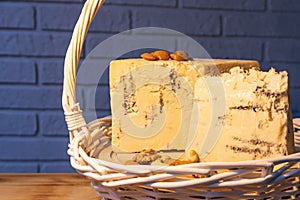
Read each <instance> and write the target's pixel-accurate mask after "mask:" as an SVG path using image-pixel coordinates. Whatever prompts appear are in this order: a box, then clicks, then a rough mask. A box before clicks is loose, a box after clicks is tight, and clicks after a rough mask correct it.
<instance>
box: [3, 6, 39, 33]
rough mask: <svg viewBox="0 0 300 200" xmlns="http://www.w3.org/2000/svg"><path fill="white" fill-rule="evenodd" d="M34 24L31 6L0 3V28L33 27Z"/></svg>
mask: <svg viewBox="0 0 300 200" xmlns="http://www.w3.org/2000/svg"><path fill="white" fill-rule="evenodd" d="M34 26H35V24H34V9H33V7H31V6H19V5H12V4H11V5H9V4H8V5H5V4H0V28H6V29H10V28H13V29H33V28H34Z"/></svg>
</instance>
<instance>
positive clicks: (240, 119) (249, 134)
mask: <svg viewBox="0 0 300 200" xmlns="http://www.w3.org/2000/svg"><path fill="white" fill-rule="evenodd" d="M258 70H259V64H258V62H257V61H242V60H220V59H216V60H209V59H194V60H193V61H175V60H165V61H164V60H159V61H147V60H143V59H124V60H115V61H112V62H111V64H110V95H111V109H112V147H113V150H114V151H116V152H124V151H125V152H141V151H143V150H145V149H153V150H156V151H159V150H164V151H172V150H177V151H190V150H194V151H196V152H197V153H198V154H199V155H200V159H201V161H238V160H247V159H260V158H262V157H263V158H264V157H275V156H279V155H285V154H287V153H290V152H292V151H293V144H292V141H293V138H292V134H291V131H289V130H288V122H289V115H288V110H289V103H288V89H287V88H288V84H287V74H286V73H285V72H282V73H276V72H275V71H274V70H273V71H270V72H260V71H258Z"/></svg>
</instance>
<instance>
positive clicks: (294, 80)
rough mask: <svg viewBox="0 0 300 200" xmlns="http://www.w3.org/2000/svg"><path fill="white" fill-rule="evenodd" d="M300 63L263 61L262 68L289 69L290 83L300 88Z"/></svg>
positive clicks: (291, 85)
mask: <svg viewBox="0 0 300 200" xmlns="http://www.w3.org/2000/svg"><path fill="white" fill-rule="evenodd" d="M299 66H300V64H294V63H277V62H276V63H272V62H264V63H261V69H262V70H265V71H266V70H269V69H270V68H271V67H273V68H275V69H276V71H287V72H288V76H289V84H290V87H293V88H296V87H298V88H300V81H299V77H300V68H299Z"/></svg>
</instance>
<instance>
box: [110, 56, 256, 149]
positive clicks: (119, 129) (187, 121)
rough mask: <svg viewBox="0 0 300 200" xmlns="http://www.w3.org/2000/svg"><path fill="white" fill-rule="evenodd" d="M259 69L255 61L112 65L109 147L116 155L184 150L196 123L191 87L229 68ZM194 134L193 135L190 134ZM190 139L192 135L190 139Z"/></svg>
mask: <svg viewBox="0 0 300 200" xmlns="http://www.w3.org/2000/svg"><path fill="white" fill-rule="evenodd" d="M237 65H238V66H242V67H243V68H244V69H250V68H256V69H258V68H259V64H258V62H257V61H238V60H208V59H195V60H194V61H182V62H178V61H174V60H168V61H146V60H143V59H126V60H116V61H113V62H111V66H110V94H111V107H112V118H113V124H112V132H113V137H112V143H113V148H114V150H116V151H129V152H136V151H141V150H143V149H155V150H171V149H178V150H185V149H187V148H188V145H189V144H190V142H189V139H190V138H192V137H191V135H190V134H187V132H193V131H191V130H190V129H192V128H191V123H194V121H193V120H195V119H194V118H193V117H192V116H193V115H195V114H197V112H198V111H197V110H195V103H196V102H195V99H194V97H195V84H196V82H197V80H199V78H200V77H202V76H204V75H207V74H208V75H217V74H220V73H221V72H228V71H229V69H230V68H232V67H234V66H237ZM194 134H195V133H194ZM192 136H193V135H192Z"/></svg>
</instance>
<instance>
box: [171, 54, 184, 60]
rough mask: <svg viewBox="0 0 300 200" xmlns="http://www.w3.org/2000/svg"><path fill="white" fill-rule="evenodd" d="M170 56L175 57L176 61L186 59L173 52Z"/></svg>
mask: <svg viewBox="0 0 300 200" xmlns="http://www.w3.org/2000/svg"><path fill="white" fill-rule="evenodd" d="M170 57H171V58H172V59H173V60H176V61H185V59H184V58H183V57H181V56H179V55H177V54H175V53H172V54H170Z"/></svg>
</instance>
